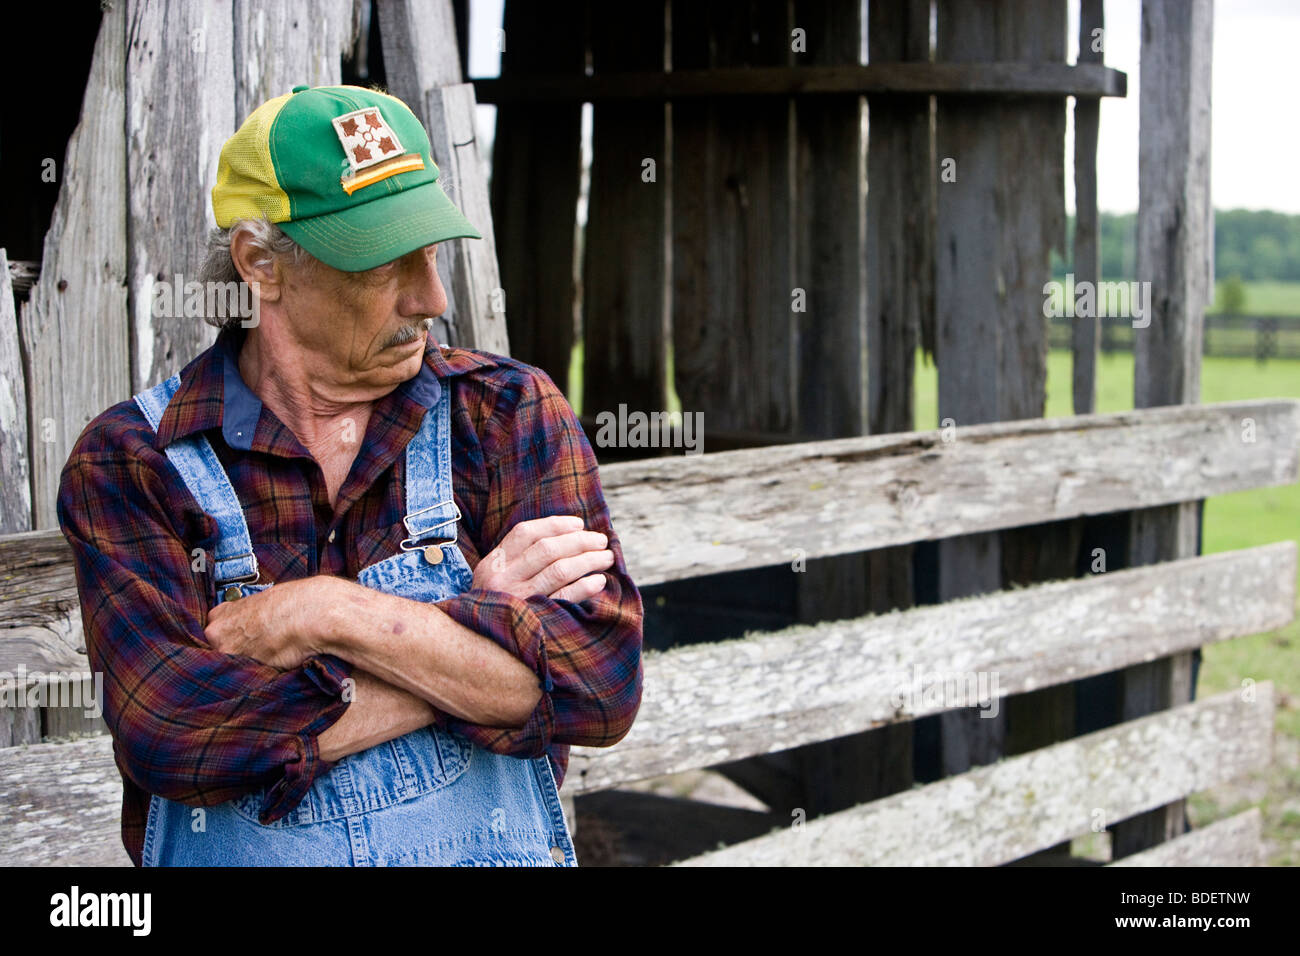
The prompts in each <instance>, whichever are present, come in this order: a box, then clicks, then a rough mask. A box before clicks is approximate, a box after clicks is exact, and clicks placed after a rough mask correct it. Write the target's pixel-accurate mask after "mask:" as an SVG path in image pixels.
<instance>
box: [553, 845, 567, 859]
mask: <svg viewBox="0 0 1300 956" xmlns="http://www.w3.org/2000/svg"><path fill="white" fill-rule="evenodd" d="M551 859H552V860H554V861H555V862H556V863H563V862H564V847H559V846H553V847H551Z"/></svg>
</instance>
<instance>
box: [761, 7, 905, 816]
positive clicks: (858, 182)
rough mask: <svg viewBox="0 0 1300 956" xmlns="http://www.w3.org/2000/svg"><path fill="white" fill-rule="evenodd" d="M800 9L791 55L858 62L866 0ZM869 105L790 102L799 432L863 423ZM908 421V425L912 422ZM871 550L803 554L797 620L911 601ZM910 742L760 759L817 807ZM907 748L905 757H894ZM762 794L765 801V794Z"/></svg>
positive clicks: (883, 734) (887, 772) (830, 747)
mask: <svg viewBox="0 0 1300 956" xmlns="http://www.w3.org/2000/svg"><path fill="white" fill-rule="evenodd" d="M795 12H796V18H795V24H796V25H797V27H798V28H800V29H801V30H803V36H802V39H803V41H804V42H803V45H802V47H801V48H800V49H796V50H795V51H794V60H795V63H796V65H799V66H828V65H835V64H841V65H843V64H848V65H857V64H858V63H859V61H860V58H861V45H862V43H861V40H862V32H863V30H862V27H863V23H862V19H863V13H864V5H863V4H862V3H861V2H859V0H812V2H803V3H800V4H797V5H796V6H795ZM865 105H866V104H865V103H864V101H863V99H862V97H861V96H859V95H857V94H855V93H846V94H843V95H842V96H820V97H811V98H809V97H805V98H800V99H797V100H795V102H794V126H793V141H792V148H793V150H794V157H795V167H794V168H795V176H794V184H793V187H794V199H795V202H794V209H793V228H794V248H793V255H794V271H793V275H792V278H791V282H792V283H793V285H794V287H795V288H796V289H799V290H802V295H803V300H802V302H801V303H800V309H799V310H798V311H793V305H794V303H793V302H792V303H791V305H792V315H791V319H792V321H793V322H794V324H795V342H796V344H797V354H796V366H795V395H794V416H793V417H794V429H795V432H796V434H797V435H798V436H799V437H800V438H801V439H803V440H808V439H816V438H841V437H845V436H849V435H864V434H866V433H867V431H868V422H867V417H868V416H867V384H868V383H867V378H868V373H867V342H866V308H865V306H866V303H865V299H866V291H865V288H864V286H867V285H869V283H864V281H863V279H864V275H865V270H866V266H867V263H866V261H865V253H864V247H865V236H864V231H865V228H864V227H865V223H864V215H865V212H866V202H865V199H866V196H865V194H866V190H865V189H864V188H863V187H864V184H865V180H864V178H863V172H864V162H865V159H866V149H865V146H866V137H865V135H864V119H865V115H864V109H865ZM902 427H903V429H904V430H908V429H910V428H911V422H910V420H909V421H908V423H907V424H906V425H904V426H902ZM872 558H873V556H872V555H869V554H866V553H860V554H843V555H835V556H833V557H828V558H823V559H818V560H815V561H810V562H808V563H807V564H806V565H805V566H804V571H803V572H801V573H798V574H795V575H794V578H793V580H794V586H795V587H794V592H795V593H794V598H795V620H796V622H803V623H814V622H816V621H820V620H834V619H839V618H846V617H856V616H858V615H860V614H865V613H867V612H869V611H882V610H888V609H889V608H890V607H892V606H900V605H906V604H908V603H910V597H911V595H910V593H909V594H908V595H907V600H901V599H900V600H895V601H891V600H890V599H891V598H892V597H893V596H894V595H892V594H889V593H887V591H886V589H885V588H882V587H880V585H881V584H882V582H883V583H885V584H889V583H893V582H895V581H896V576H894V575H891V574H889V573H887V572H885V573H881V574H879V575H876V576H873V575H872V574H871V573H870V572H871V565H872ZM894 560H895V561H896V562H898V563H900V564H902V563H904V562H906V563H907V564H908V565H909V566H910V555H909V554H898V553H895V555H894ZM911 750H912V748H911V725H910V724H909V725H906V726H899V727H892V728H888V729H883V730H878V731H869V732H864V733H860V734H854V735H852V736H850V737H845V738H841V739H837V740H828V741H824V742H822V743H818V744H813V745H809V746H805V747H800V748H797V749H796V750H795V751H791V752H787V753H786V754H784V755H772V756H771V757H760V758H757V759H759V760H768V759H772V758H775V757H776V756H785V757H791V758H794V759H795V760H796V761H797V765H798V767H799V770H800V773H799V783H800V791H801V792H799V793H795V794H791V795H790V796H789V799H788V801H787V804H786V805H789V806H802V807H804V808H805V809H806V810H807V812H808V813H810V814H815V813H826V812H831V811H833V810H841V809H844V808H845V807H850V806H853V805H854V804H857V803H861V802H862V801H864V800H871V799H875V798H877V797H882V796H885V795H887V794H889V793H893V792H895V791H897V790H900V789H903V788H904V787H906V786H910V785H911V777H910V768H911ZM900 755H905V757H904V759H902V760H899V759H896V758H898V757H899V756H900ZM890 758H895V759H890ZM886 768H887V769H886ZM751 792H752V791H751ZM759 796H760V799H763V802H765V803H769V804H770V802H771V799H770V797H764V796H762V795H759Z"/></svg>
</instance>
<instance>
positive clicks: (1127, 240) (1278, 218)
mask: <svg viewBox="0 0 1300 956" xmlns="http://www.w3.org/2000/svg"><path fill="white" fill-rule="evenodd" d="M1099 226H1100V231H1101V240H1100V245H1101V274H1102V277H1103V278H1106V279H1132V278H1134V276H1135V273H1136V271H1137V214H1136V213H1131V212H1129V213H1119V214H1116V213H1105V212H1104V213H1102V214H1101V216H1100V219H1099ZM1065 242H1066V251H1065V255H1064V257H1061V256H1058V255H1056V253H1055V252H1053V254H1052V274H1053V275H1054V276H1055V277H1056V278H1063V277H1064V276H1065V274H1066V273H1067V272H1070V271H1072V270H1071V267H1070V265H1069V263H1070V262H1071V261H1072V260H1073V258H1074V250H1073V245H1074V217H1073V216H1070V217H1068V221H1067V223H1066V229H1065ZM1231 276H1237V277H1240V278H1241V279H1244V280H1247V281H1258V280H1275V281H1287V280H1290V281H1298V282H1300V216H1291V215H1287V214H1286V213H1281V212H1269V211H1267V210H1252V209H1217V210H1215V213H1214V277H1215V278H1216V279H1227V278H1229V277H1231Z"/></svg>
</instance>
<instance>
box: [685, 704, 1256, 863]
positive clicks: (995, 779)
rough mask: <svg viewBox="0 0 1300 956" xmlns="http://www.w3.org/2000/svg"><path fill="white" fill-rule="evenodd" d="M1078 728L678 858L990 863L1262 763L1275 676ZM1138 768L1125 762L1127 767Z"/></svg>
mask: <svg viewBox="0 0 1300 956" xmlns="http://www.w3.org/2000/svg"><path fill="white" fill-rule="evenodd" d="M1256 689H1257V690H1258V691H1259V693H1258V695H1257V697H1256V699H1255V700H1254V701H1252V702H1246V701H1243V700H1241V697H1240V694H1239V693H1238V692H1236V691H1229V692H1228V693H1226V694H1221V695H1219V696H1216V697H1211V698H1208V699H1206V700H1202V701H1197V702H1196V703H1191V704H1184V705H1183V706H1181V707H1177V708H1175V709H1173V710H1169V711H1164V712H1162V713H1160V714H1155V715H1152V716H1149V717H1143V718H1140V719H1138V720H1134V721H1130V722H1127V723H1123V724H1119V725H1117V726H1115V727H1112V728H1109V729H1106V730H1100V731H1097V732H1096V733H1092V734H1087V735H1085V736H1083V737H1076V738H1074V739H1073V740H1067V741H1064V742H1062V743H1059V744H1055V745H1053V746H1051V747H1047V748H1045V749H1043V750H1038V751H1035V752H1033V753H1030V754H1025V755H1023V756H1020V757H1012V758H1009V759H1006V760H1003V761H1001V762H999V763H997V764H994V765H992V766H988V767H980V768H978V769H975V770H971V771H968V772H967V773H964V774H960V775H958V776H955V777H950V778H948V779H945V780H941V781H939V782H938V783H933V784H930V785H929V786H926V787H922V788H921V789H919V790H912V791H909V792H907V793H900V794H896V795H895V796H892V797H886V798H885V799H883V800H877V801H875V802H873V803H868V804H863V805H861V806H858V807H854V808H853V809H851V810H844V811H842V812H840V813H835V814H831V815H829V816H826V817H822V818H820V819H816V820H810V821H808V822H807V823H805V824H804V825H803V826H802V827H801V828H799V829H794V828H785V829H783V830H777V831H774V832H773V833H771V834H769V835H767V836H764V837H759V838H758V839H755V840H748V841H746V842H744V843H739V844H736V845H735V846H731V847H727V848H725V849H721V850H717V851H715V852H713V853H706V854H704V855H702V856H698V857H694V858H693V859H690V860H685V861H683V862H682V864H681V865H684V866H808V865H818V866H836V865H838V866H900V865H906V866H993V865H997V864H999V863H1006V862H1009V861H1011V860H1016V859H1020V858H1021V857H1024V856H1026V855H1028V854H1029V853H1032V852H1033V851H1035V850H1038V849H1040V848H1042V847H1045V846H1050V845H1053V844H1056V843H1059V842H1061V841H1062V840H1067V839H1070V838H1071V837H1074V836H1078V835H1080V834H1083V833H1087V832H1089V831H1090V830H1091V828H1092V824H1093V821H1094V820H1095V819H1096V816H1095V813H1096V812H1097V811H1100V812H1101V814H1102V819H1104V820H1114V819H1117V818H1123V817H1127V816H1131V815H1133V814H1135V813H1138V812H1140V811H1143V810H1147V809H1150V808H1151V807H1156V806H1160V805H1161V804H1163V803H1167V802H1169V801H1170V800H1173V799H1175V798H1177V797H1180V796H1183V795H1185V794H1189V793H1195V792H1196V791H1198V790H1203V789H1205V788H1207V787H1212V786H1215V785H1216V784H1220V783H1223V782H1225V781H1227V780H1231V779H1233V778H1235V777H1237V776H1240V775H1241V774H1243V773H1247V772H1248V771H1251V770H1255V769H1257V768H1259V767H1262V766H1264V765H1266V764H1267V763H1268V761H1269V759H1270V756H1271V751H1272V734H1273V686H1272V684H1271V683H1268V682H1264V683H1261V684H1258V685H1257V686H1256ZM1135 767H1140V768H1142V772H1141V773H1134V770H1133V768H1135Z"/></svg>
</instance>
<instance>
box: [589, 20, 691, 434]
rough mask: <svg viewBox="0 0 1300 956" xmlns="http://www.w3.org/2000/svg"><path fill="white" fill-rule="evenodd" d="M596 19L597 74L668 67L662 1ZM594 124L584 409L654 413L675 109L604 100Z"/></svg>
mask: <svg viewBox="0 0 1300 956" xmlns="http://www.w3.org/2000/svg"><path fill="white" fill-rule="evenodd" d="M590 17H591V20H590V24H589V28H588V29H589V33H590V43H591V63H592V69H593V70H595V71H596V72H597V73H601V74H603V73H616V72H623V71H626V70H632V69H644V70H654V69H662V68H663V64H664V47H665V42H666V38H665V36H664V4H663V2H662V0H656V2H649V3H647V2H641V3H637V4H627V5H617V6H616V5H613V4H597V5H595V6H594V7H592V9H591V13H590ZM591 122H592V127H591V186H590V190H589V197H588V200H587V228H586V232H585V235H584V238H583V255H584V260H585V261H584V266H583V274H582V284H583V292H582V312H583V325H582V345H583V352H584V358H583V368H585V369H588V370H589V372H590V373H589V374H587V375H585V376H584V379H583V390H582V403H583V408H584V410H585V411H586V412H587V413H588V414H592V413H596V414H598V413H600V412H601V411H607V410H616V409H617V408H618V407H619V404H620V403H625V404H626V405H627V406H628V408H634V409H641V410H643V411H646V412H650V411H657V410H662V409H667V407H668V391H667V385H668V371H667V360H668V313H667V286H666V283H667V276H666V274H665V270H666V266H667V255H666V254H667V249H666V246H665V242H666V237H665V234H664V233H665V229H666V228H667V217H668V190H669V176H670V174H669V169H668V165H669V160H668V156H667V154H666V139H665V132H666V128H667V127H666V123H667V118H666V111H665V108H664V104H663V103H662V102H645V103H640V102H637V103H597V104H595V105H594V106H593V107H592V118H591ZM646 160H649V161H650V163H651V164H653V165H652V166H648V165H647V164H646ZM601 453H602V452H601V449H600V447H599V446H597V454H601ZM665 453H666V451H659V452H658V454H665ZM642 454H643V455H653V454H656V452H655V451H653V450H646V451H642Z"/></svg>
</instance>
